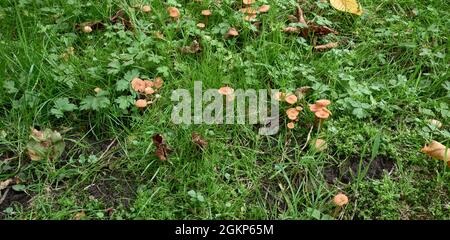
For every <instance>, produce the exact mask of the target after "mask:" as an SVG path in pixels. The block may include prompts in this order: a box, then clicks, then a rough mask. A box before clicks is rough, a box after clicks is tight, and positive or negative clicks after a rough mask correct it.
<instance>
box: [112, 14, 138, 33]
mask: <svg viewBox="0 0 450 240" xmlns="http://www.w3.org/2000/svg"><path fill="white" fill-rule="evenodd" d="M109 21H111V22H112V23H113V24H117V23H122V25H123V26H124V27H125V30H133V24H132V23H131V20H130V19H129V18H128V17H127V16H126V13H125V11H124V10H123V9H120V10H119V11H117V12H116V14H115V15H114V16H112V17H110V18H109Z"/></svg>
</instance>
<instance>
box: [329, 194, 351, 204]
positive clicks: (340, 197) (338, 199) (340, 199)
mask: <svg viewBox="0 0 450 240" xmlns="http://www.w3.org/2000/svg"><path fill="white" fill-rule="evenodd" d="M333 202H334V204H336V206H338V207H343V206H344V205H346V204H347V203H348V197H347V196H346V195H345V194H343V193H338V194H337V195H336V196H334V198H333Z"/></svg>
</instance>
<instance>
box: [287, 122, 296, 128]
mask: <svg viewBox="0 0 450 240" xmlns="http://www.w3.org/2000/svg"><path fill="white" fill-rule="evenodd" d="M287 127H288V128H289V129H294V128H295V124H294V122H289V123H288V124H287Z"/></svg>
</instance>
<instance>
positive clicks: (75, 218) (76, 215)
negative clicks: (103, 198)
mask: <svg viewBox="0 0 450 240" xmlns="http://www.w3.org/2000/svg"><path fill="white" fill-rule="evenodd" d="M83 217H86V213H85V212H84V211H81V212H78V213H77V214H75V216H74V217H73V219H74V220H81V218H83Z"/></svg>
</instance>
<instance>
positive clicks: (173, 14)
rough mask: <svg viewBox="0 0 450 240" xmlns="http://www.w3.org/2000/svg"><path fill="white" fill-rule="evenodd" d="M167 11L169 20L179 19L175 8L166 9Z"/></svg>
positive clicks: (178, 13) (178, 12)
mask: <svg viewBox="0 0 450 240" xmlns="http://www.w3.org/2000/svg"><path fill="white" fill-rule="evenodd" d="M167 11H168V12H169V16H170V17H171V18H174V19H178V18H179V17H180V11H179V10H178V8H176V7H168V8H167Z"/></svg>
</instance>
